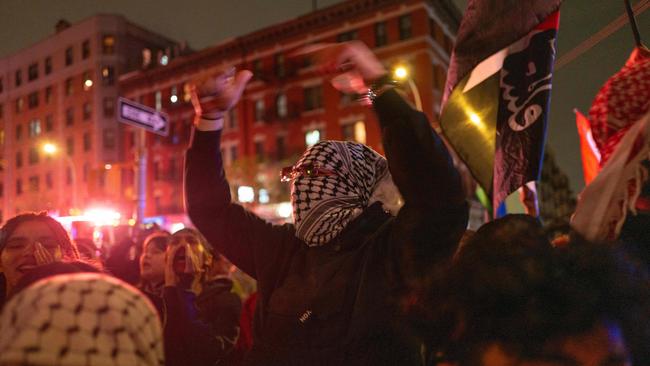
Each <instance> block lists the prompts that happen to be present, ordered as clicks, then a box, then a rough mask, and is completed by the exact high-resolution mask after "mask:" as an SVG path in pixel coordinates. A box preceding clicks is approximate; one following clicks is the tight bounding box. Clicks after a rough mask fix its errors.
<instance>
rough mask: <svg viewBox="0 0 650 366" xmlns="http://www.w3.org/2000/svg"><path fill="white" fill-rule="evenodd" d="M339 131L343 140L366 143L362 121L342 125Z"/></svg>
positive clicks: (364, 125) (364, 127) (364, 126)
mask: <svg viewBox="0 0 650 366" xmlns="http://www.w3.org/2000/svg"><path fill="white" fill-rule="evenodd" d="M341 130H342V131H341V132H342V135H343V139H344V140H346V141H355V142H359V143H362V144H365V143H366V124H365V123H364V122H363V121H357V122H354V123H348V124H346V125H343V126H342V127H341Z"/></svg>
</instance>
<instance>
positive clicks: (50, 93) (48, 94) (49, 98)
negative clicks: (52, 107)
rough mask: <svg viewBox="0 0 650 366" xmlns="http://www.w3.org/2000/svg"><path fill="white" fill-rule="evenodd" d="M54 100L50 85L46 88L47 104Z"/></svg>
mask: <svg viewBox="0 0 650 366" xmlns="http://www.w3.org/2000/svg"><path fill="white" fill-rule="evenodd" d="M51 101H52V87H51V86H48V87H46V88H45V104H50V102H51Z"/></svg>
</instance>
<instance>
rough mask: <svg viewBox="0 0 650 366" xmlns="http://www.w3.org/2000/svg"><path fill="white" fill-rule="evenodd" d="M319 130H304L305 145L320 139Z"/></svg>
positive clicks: (312, 143)
mask: <svg viewBox="0 0 650 366" xmlns="http://www.w3.org/2000/svg"><path fill="white" fill-rule="evenodd" d="M320 135H321V134H320V130H309V131H307V132H305V145H306V146H307V147H310V146H312V145H314V144H316V143H317V142H318V141H320V139H321V136H320Z"/></svg>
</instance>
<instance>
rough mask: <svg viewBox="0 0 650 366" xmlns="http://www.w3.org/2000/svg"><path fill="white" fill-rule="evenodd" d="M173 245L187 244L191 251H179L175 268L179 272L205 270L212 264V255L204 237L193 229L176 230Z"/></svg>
mask: <svg viewBox="0 0 650 366" xmlns="http://www.w3.org/2000/svg"><path fill="white" fill-rule="evenodd" d="M169 245H171V246H185V247H186V248H187V249H188V250H189V252H186V251H183V250H181V251H180V252H177V255H176V260H175V261H174V268H175V269H176V271H177V272H185V273H190V272H196V271H201V272H202V271H204V270H205V269H206V268H208V267H210V266H211V265H212V255H211V254H210V252H209V251H208V249H207V247H206V245H205V244H204V243H203V239H202V238H201V237H200V236H199V235H197V234H195V233H194V232H193V231H192V230H189V229H181V230H179V231H177V232H175V233H174V234H173V235H172V236H171V239H170V242H169Z"/></svg>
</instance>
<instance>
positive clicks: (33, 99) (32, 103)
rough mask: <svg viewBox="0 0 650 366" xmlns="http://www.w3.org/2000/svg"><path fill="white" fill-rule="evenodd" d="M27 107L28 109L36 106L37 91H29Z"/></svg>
mask: <svg viewBox="0 0 650 366" xmlns="http://www.w3.org/2000/svg"><path fill="white" fill-rule="evenodd" d="M27 107H29V109H34V108H36V107H38V92H37V91H35V92H32V93H29V95H27Z"/></svg>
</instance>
